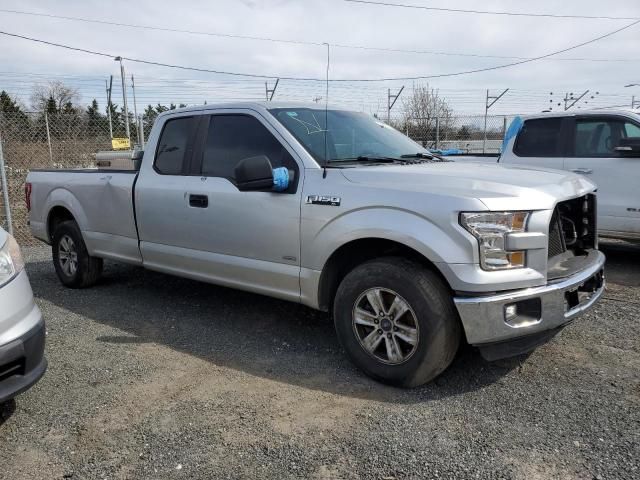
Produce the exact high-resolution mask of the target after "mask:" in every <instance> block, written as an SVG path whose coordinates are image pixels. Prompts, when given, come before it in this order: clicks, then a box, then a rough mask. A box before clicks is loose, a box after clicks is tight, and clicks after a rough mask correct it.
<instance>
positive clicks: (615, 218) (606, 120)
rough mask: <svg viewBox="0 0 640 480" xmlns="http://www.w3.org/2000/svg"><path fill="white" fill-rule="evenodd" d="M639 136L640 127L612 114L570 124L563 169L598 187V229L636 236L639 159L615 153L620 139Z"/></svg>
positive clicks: (639, 216)
mask: <svg viewBox="0 0 640 480" xmlns="http://www.w3.org/2000/svg"><path fill="white" fill-rule="evenodd" d="M628 137H640V125H638V124H636V123H635V122H633V121H631V120H629V119H627V118H625V117H622V116H615V115H597V116H596V115H584V116H578V117H575V119H574V121H573V122H572V131H571V148H570V150H569V152H568V155H567V158H566V159H565V169H567V170H570V171H572V172H575V173H579V174H581V175H585V176H586V177H587V178H589V179H590V180H592V181H593V182H594V183H596V184H597V185H598V229H599V230H601V231H614V232H624V233H632V234H638V233H640V189H639V188H638V179H640V158H633V157H624V156H621V155H620V154H619V153H618V152H616V150H615V147H617V146H618V144H619V143H620V140H621V139H623V138H628Z"/></svg>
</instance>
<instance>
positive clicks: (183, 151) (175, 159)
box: [154, 117, 195, 175]
mask: <svg viewBox="0 0 640 480" xmlns="http://www.w3.org/2000/svg"><path fill="white" fill-rule="evenodd" d="M194 125H195V118H194V117H181V118H174V119H173V120H168V121H167V122H166V123H165V125H164V128H163V129H162V133H161V134H160V140H159V141H158V149H157V150H156V159H155V163H154V166H155V169H156V171H157V172H158V173H161V174H163V175H182V173H183V171H184V170H183V165H184V164H185V161H188V158H187V157H188V155H189V153H190V152H191V144H192V135H193V133H194Z"/></svg>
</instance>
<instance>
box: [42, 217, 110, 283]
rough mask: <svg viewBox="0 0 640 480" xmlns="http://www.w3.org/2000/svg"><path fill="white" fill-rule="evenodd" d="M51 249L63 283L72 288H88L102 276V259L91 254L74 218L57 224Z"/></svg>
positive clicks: (57, 271)
mask: <svg viewBox="0 0 640 480" xmlns="http://www.w3.org/2000/svg"><path fill="white" fill-rule="evenodd" d="M51 250H52V254H53V266H54V267H55V269H56V273H57V274H58V278H59V279H60V281H61V282H62V284H63V285H65V286H67V287H70V288H86V287H89V286H91V285H93V284H94V283H96V282H97V281H98V279H99V278H100V275H101V274H102V263H103V262H102V259H101V258H97V257H92V256H91V255H89V252H88V251H87V246H86V245H85V243H84V240H83V238H82V233H81V232H80V228H79V227H78V224H77V223H76V222H74V221H73V220H67V221H65V222H62V223H60V224H58V225H57V226H56V229H55V231H54V232H53V241H52V244H51Z"/></svg>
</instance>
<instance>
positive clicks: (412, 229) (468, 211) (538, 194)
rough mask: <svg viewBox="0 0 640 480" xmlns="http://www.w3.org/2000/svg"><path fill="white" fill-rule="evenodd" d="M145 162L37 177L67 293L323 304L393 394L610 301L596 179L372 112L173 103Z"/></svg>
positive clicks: (519, 346)
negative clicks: (475, 352) (482, 151)
mask: <svg viewBox="0 0 640 480" xmlns="http://www.w3.org/2000/svg"><path fill="white" fill-rule="evenodd" d="M136 164H137V165H136V168H135V169H133V170H131V171H126V170H125V171H116V170H96V169H93V170H91V169H90V170H65V171H63V170H39V171H32V172H31V173H30V174H29V176H28V178H27V184H26V197H27V203H28V206H29V208H30V225H31V229H32V232H33V234H34V235H35V236H36V237H37V238H39V239H41V240H43V241H45V242H47V243H49V244H51V245H52V254H53V263H54V267H55V270H56V272H57V274H58V276H59V278H60V281H61V282H62V283H63V284H64V285H66V286H68V287H72V288H82V287H88V286H90V285H92V284H94V283H95V282H96V281H97V280H98V278H99V277H100V273H101V270H102V265H103V259H109V260H116V261H120V262H126V263H129V264H133V265H142V266H144V267H146V268H149V269H152V270H157V271H160V272H165V273H168V274H173V275H178V276H182V277H188V278H191V279H196V280H202V281H205V282H210V283H214V284H219V285H225V286H228V287H235V288H240V289H244V290H248V291H251V292H256V293H260V294H265V295H270V296H273V297H278V298H282V299H286V300H291V301H294V302H300V303H302V304H304V305H307V306H309V307H312V308H315V309H320V310H324V311H330V312H332V313H333V318H334V322H335V327H336V330H337V334H338V338H339V340H340V342H341V344H342V345H343V346H344V348H345V350H346V352H347V353H348V355H349V356H350V357H351V359H352V360H353V361H354V362H355V363H356V364H357V365H358V366H359V367H360V368H361V369H362V370H364V371H365V372H366V373H368V374H369V375H371V376H373V377H374V378H376V379H379V380H382V381H385V382H388V383H392V384H395V385H401V386H415V385H419V384H422V383H425V382H427V381H429V380H431V379H433V378H434V377H435V376H437V375H438V374H439V373H441V372H442V371H444V370H445V369H446V368H447V366H448V365H449V364H450V363H451V361H452V360H453V358H454V356H455V354H456V351H457V349H458V345H459V343H460V342H461V341H463V340H464V341H466V342H468V343H469V344H472V345H475V346H477V347H479V348H480V350H481V352H482V354H483V355H484V356H485V357H486V358H488V359H495V358H501V357H505V356H509V355H516V354H519V353H522V352H526V351H529V350H531V349H533V348H534V347H535V346H537V345H539V344H540V343H542V342H544V341H546V340H548V339H549V338H551V337H552V336H553V335H554V334H555V333H557V332H558V331H559V330H560V329H561V328H562V327H564V326H565V325H566V324H568V323H569V322H571V321H573V320H574V319H575V318H576V317H578V316H579V315H580V314H581V313H583V312H585V311H586V310H587V309H589V308H590V307H592V306H593V305H594V304H595V303H596V301H597V300H598V298H599V297H600V295H601V294H602V292H603V288H604V277H603V266H604V260H605V259H604V255H603V254H602V253H600V252H599V251H598V250H597V231H596V195H595V193H594V190H595V187H594V185H593V184H592V183H591V182H590V181H589V180H587V179H586V178H584V177H583V176H580V175H576V174H573V173H566V172H560V171H553V170H544V169H530V168H528V169H525V168H522V167H509V166H500V165H480V164H478V165H473V164H458V163H455V162H447V161H442V160H441V159H439V158H436V157H434V156H432V155H431V154H430V153H429V152H428V151H427V150H425V149H423V148H422V147H420V146H419V145H418V144H417V143H415V142H413V141H412V140H410V139H409V138H407V137H405V136H404V135H402V134H401V133H399V132H398V131H396V130H394V129H393V128H391V127H389V126H388V125H385V124H384V123H382V122H379V121H377V120H376V119H375V118H373V117H371V116H369V115H366V114H363V113H356V112H351V111H348V110H342V109H339V108H333V107H331V108H326V109H325V108H319V107H318V106H317V105H315V104H312V105H304V104H276V103H272V102H269V103H230V104H220V105H205V106H201V107H190V108H186V109H181V110H173V111H170V112H166V113H163V114H161V115H159V116H158V119H157V120H156V123H155V125H154V126H153V129H152V132H151V135H150V137H149V140H148V143H147V146H146V149H145V150H144V153H143V154H142V155H141V156H137V159H136ZM203 314H206V313H205V312H203Z"/></svg>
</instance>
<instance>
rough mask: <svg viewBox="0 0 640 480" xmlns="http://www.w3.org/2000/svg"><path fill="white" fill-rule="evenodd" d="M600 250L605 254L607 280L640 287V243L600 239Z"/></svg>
mask: <svg viewBox="0 0 640 480" xmlns="http://www.w3.org/2000/svg"><path fill="white" fill-rule="evenodd" d="M600 250H602V252H603V253H604V254H605V255H606V256H607V264H606V266H605V275H606V277H607V282H609V283H614V284H617V285H624V286H626V287H640V275H638V272H639V271H640V244H632V243H625V242H616V241H612V240H602V241H601V242H600Z"/></svg>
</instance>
